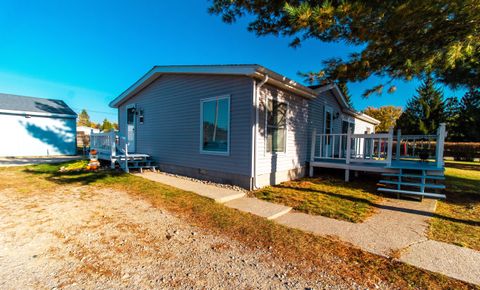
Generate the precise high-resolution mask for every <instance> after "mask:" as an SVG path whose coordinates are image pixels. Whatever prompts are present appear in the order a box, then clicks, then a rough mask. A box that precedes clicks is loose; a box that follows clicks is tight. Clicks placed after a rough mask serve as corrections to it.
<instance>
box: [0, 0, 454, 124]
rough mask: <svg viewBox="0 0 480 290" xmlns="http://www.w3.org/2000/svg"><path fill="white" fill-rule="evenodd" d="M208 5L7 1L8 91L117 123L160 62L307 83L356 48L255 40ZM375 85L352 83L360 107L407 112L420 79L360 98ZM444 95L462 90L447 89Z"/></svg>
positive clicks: (2, 35) (3, 15) (3, 49)
mask: <svg viewBox="0 0 480 290" xmlns="http://www.w3.org/2000/svg"><path fill="white" fill-rule="evenodd" d="M209 4H210V2H209V1H206V0H205V1H204V0H189V1H188V0H185V1H164V0H152V1H150V0H136V1H122V0H118V1H90V0H84V1H65V0H58V1H48V0H46V1H37V0H22V1H14V0H3V1H1V2H0V39H1V41H0V92H3V93H12V94H19V95H28V96H37V97H47V98H57V99H63V100H64V101H66V102H67V103H68V104H69V105H70V106H71V107H72V108H73V109H74V110H76V111H77V112H78V111H80V110H81V109H82V108H85V109H87V110H88V111H89V113H90V115H91V116H92V119H93V120H95V121H97V122H98V121H100V120H102V119H103V118H105V117H106V118H108V119H111V120H116V114H115V110H114V109H111V108H109V107H108V102H109V101H110V100H111V99H113V98H114V97H116V96H117V95H118V94H120V93H121V92H122V91H123V90H125V89H126V88H127V87H129V86H130V85H131V84H132V83H133V82H134V81H136V80H137V79H138V78H140V77H141V76H142V75H143V74H144V73H145V72H146V71H147V70H149V69H150V68H151V67H152V66H154V65H167V64H227V63H258V64H261V65H264V66H266V67H268V68H270V69H272V70H274V71H277V72H279V73H281V74H284V75H286V76H287V77H290V78H292V79H294V80H297V81H300V82H302V81H303V80H302V78H301V77H299V76H298V72H307V71H311V70H318V68H319V67H320V66H321V62H322V60H324V59H327V58H330V57H339V56H345V55H347V54H348V53H350V52H352V51H354V48H352V47H348V46H345V45H343V44H332V43H328V44H326V43H320V42H318V41H308V42H306V43H304V45H303V46H302V47H300V48H297V49H293V48H290V47H289V46H288V42H289V41H288V39H282V38H276V37H272V36H268V37H261V38H258V37H256V36H255V35H254V34H253V33H249V32H248V31H247V30H246V25H247V22H246V20H241V21H239V22H237V23H235V24H233V25H228V24H225V23H223V22H222V21H221V19H220V18H219V17H216V16H212V15H209V14H208V13H207V8H208V6H209ZM374 84H377V82H376V80H369V81H366V82H363V83H353V84H350V85H349V88H350V91H351V93H352V95H353V99H354V103H355V107H356V108H357V109H360V110H361V109H363V108H365V107H366V106H381V105H386V104H392V105H397V106H403V105H404V104H405V102H406V100H407V99H408V98H410V97H411V96H412V95H413V94H414V93H415V88H416V86H417V85H418V83H417V82H410V83H397V85H398V90H397V92H396V93H394V94H385V95H383V96H372V97H370V98H368V99H363V98H362V97H361V94H362V92H363V91H364V90H365V88H368V87H371V86H372V85H374ZM445 93H446V96H452V95H457V96H460V95H461V94H463V92H461V91H457V92H452V91H449V90H445Z"/></svg>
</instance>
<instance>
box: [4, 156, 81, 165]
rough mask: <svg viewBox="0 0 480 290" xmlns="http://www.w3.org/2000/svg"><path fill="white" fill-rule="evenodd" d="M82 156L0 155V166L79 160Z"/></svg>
mask: <svg viewBox="0 0 480 290" xmlns="http://www.w3.org/2000/svg"><path fill="white" fill-rule="evenodd" d="M82 158H84V157H83V156H45V157H44V156H37V157H0V167H11V166H26V165H35V164H42V163H60V162H67V161H72V160H79V159H82Z"/></svg>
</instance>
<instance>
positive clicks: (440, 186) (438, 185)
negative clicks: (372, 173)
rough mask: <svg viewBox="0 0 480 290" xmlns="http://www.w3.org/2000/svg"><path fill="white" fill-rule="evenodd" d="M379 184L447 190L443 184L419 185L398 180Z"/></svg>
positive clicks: (381, 181)
mask: <svg viewBox="0 0 480 290" xmlns="http://www.w3.org/2000/svg"><path fill="white" fill-rule="evenodd" d="M379 183H383V184H392V185H403V186H416V187H422V186H425V187H427V188H435V189H445V185H443V184H432V183H425V184H423V185H422V184H421V183H417V182H399V181H396V180H380V181H379Z"/></svg>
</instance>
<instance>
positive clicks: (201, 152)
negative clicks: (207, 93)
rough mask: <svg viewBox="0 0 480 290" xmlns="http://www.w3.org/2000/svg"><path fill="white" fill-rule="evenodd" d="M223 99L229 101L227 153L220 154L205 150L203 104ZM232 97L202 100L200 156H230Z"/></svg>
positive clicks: (224, 96)
mask: <svg viewBox="0 0 480 290" xmlns="http://www.w3.org/2000/svg"><path fill="white" fill-rule="evenodd" d="M222 99H227V100H228V110H227V112H228V118H227V128H228V131H227V151H226V152H219V151H208V150H204V149H203V103H205V102H210V101H214V100H222ZM230 99H231V98H230V95H220V96H217V97H210V98H205V99H201V100H200V144H199V145H200V146H199V149H200V154H208V155H220V156H230V131H231V128H230V118H231V115H232V114H231V112H230V101H231V100H230Z"/></svg>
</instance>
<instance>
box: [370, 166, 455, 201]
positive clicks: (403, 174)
mask: <svg viewBox="0 0 480 290" xmlns="http://www.w3.org/2000/svg"><path fill="white" fill-rule="evenodd" d="M382 177H383V178H382V179H381V180H380V181H379V182H378V183H379V187H378V191H381V192H389V193H396V194H397V197H400V195H405V196H411V197H420V199H423V198H424V197H431V198H439V199H445V194H443V193H439V191H441V190H443V189H445V185H444V184H441V183H439V182H441V181H442V180H445V176H444V175H443V171H434V172H430V171H428V170H425V169H413V168H408V169H405V168H398V172H397V173H382Z"/></svg>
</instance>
